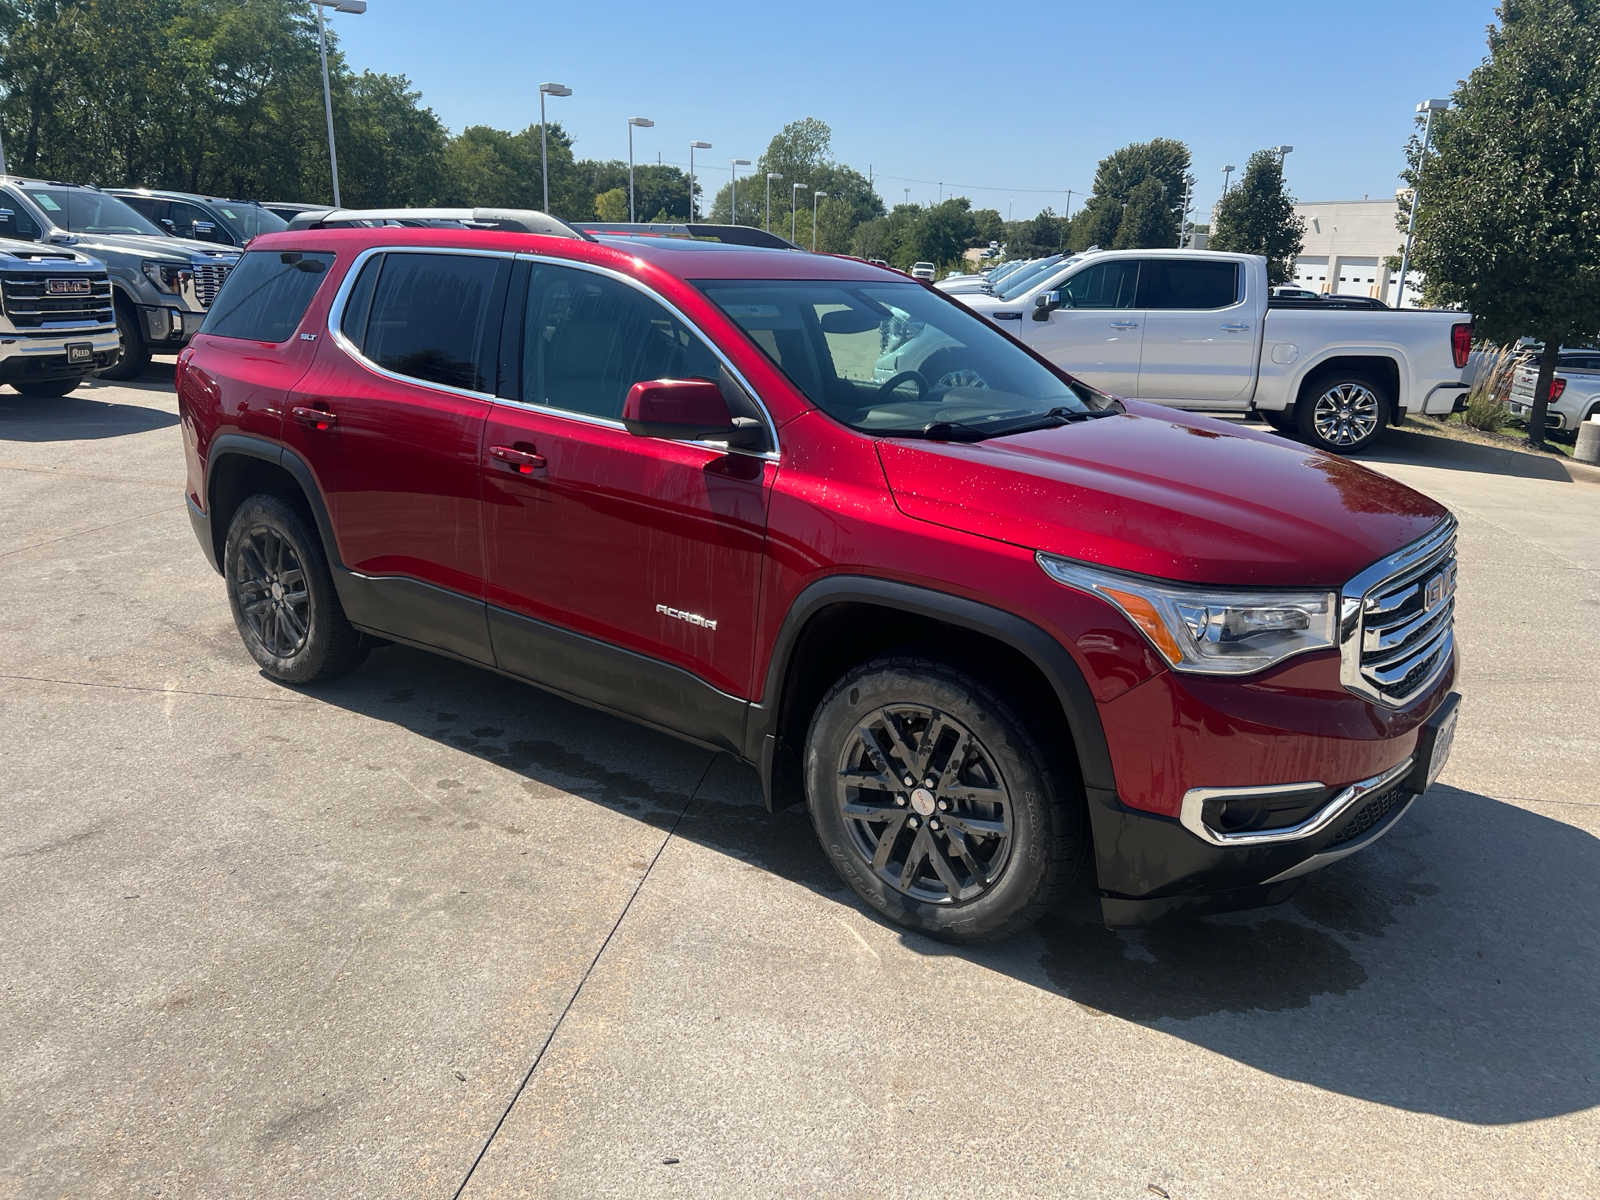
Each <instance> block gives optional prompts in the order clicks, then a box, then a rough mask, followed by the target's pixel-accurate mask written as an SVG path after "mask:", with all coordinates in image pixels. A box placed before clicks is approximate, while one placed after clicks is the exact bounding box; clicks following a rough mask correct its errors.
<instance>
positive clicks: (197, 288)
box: [194, 263, 232, 308]
mask: <svg viewBox="0 0 1600 1200" xmlns="http://www.w3.org/2000/svg"><path fill="white" fill-rule="evenodd" d="M230 270H232V264H231V263H196V264H195V268H194V294H195V297H196V299H198V300H199V301H200V307H201V308H210V307H211V302H212V301H213V300H215V299H216V298H217V293H218V292H220V291H221V290H222V281H223V280H224V279H226V278H227V277H228V272H229V271H230Z"/></svg>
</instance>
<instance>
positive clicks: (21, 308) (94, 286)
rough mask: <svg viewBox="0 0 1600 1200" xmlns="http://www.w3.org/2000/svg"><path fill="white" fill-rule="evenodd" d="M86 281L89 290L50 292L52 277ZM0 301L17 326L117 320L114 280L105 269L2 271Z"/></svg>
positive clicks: (102, 323)
mask: <svg viewBox="0 0 1600 1200" xmlns="http://www.w3.org/2000/svg"><path fill="white" fill-rule="evenodd" d="M57 279H59V280H70V281H71V282H72V283H74V284H76V283H78V282H79V281H87V282H88V284H89V290H88V292H87V293H79V294H77V295H53V294H51V282H50V281H51V280H57ZM0 301H3V302H4V304H5V313H6V318H7V319H8V320H9V321H10V322H11V324H12V326H13V327H15V328H17V329H44V328H54V327H57V326H80V327H81V326H92V325H110V324H112V323H113V321H114V320H115V318H114V316H113V313H112V308H111V280H110V279H109V278H107V277H106V275H105V274H104V273H102V274H99V275H87V274H82V273H75V274H72V275H67V274H65V273H51V272H50V271H8V272H5V273H3V274H0Z"/></svg>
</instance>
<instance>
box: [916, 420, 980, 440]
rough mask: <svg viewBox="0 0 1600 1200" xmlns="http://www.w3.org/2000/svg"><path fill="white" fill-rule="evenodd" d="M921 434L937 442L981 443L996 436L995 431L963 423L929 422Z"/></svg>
mask: <svg viewBox="0 0 1600 1200" xmlns="http://www.w3.org/2000/svg"><path fill="white" fill-rule="evenodd" d="M920 432H921V435H922V436H923V437H925V438H928V439H929V440H930V441H935V442H981V441H982V440H983V439H984V438H987V437H993V436H994V434H995V431H994V430H990V429H979V428H978V427H977V426H976V425H968V424H966V423H965V422H963V421H929V422H928V423H927V424H926V425H924V426H923V427H922V429H921V431H920Z"/></svg>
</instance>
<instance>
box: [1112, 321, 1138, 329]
mask: <svg viewBox="0 0 1600 1200" xmlns="http://www.w3.org/2000/svg"><path fill="white" fill-rule="evenodd" d="M1111 328H1113V329H1137V328H1139V322H1137V321H1113V322H1111Z"/></svg>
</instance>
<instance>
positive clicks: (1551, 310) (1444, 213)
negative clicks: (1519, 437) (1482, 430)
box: [1405, 0, 1600, 445]
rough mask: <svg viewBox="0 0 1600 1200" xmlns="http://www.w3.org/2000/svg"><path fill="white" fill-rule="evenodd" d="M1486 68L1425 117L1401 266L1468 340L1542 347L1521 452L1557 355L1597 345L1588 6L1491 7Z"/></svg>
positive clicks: (1566, 1) (1521, 1)
mask: <svg viewBox="0 0 1600 1200" xmlns="http://www.w3.org/2000/svg"><path fill="white" fill-rule="evenodd" d="M1497 15H1498V17H1499V24H1498V25H1497V26H1491V27H1490V30H1489V57H1488V58H1487V59H1486V60H1485V61H1484V62H1483V64H1482V65H1481V66H1479V67H1478V68H1477V69H1475V70H1474V71H1473V72H1472V74H1471V75H1469V76H1468V77H1467V78H1466V80H1465V81H1463V82H1462V83H1461V84H1460V85H1459V86H1458V87H1457V88H1456V91H1455V95H1454V97H1453V100H1454V108H1453V109H1452V110H1451V111H1449V112H1444V113H1439V114H1437V115H1436V116H1435V117H1434V125H1433V130H1434V137H1435V139H1436V142H1437V148H1436V151H1435V152H1434V153H1432V154H1429V155H1428V157H1427V159H1426V162H1425V163H1424V164H1423V165H1422V167H1421V170H1420V172H1419V170H1418V154H1419V151H1420V149H1421V148H1420V146H1419V145H1418V144H1417V142H1416V140H1415V139H1413V143H1412V146H1411V153H1410V159H1411V166H1410V168H1409V169H1408V170H1407V171H1406V173H1405V178H1406V180H1407V182H1409V183H1410V184H1411V185H1412V186H1413V187H1414V188H1415V189H1416V193H1417V195H1418V196H1419V197H1420V198H1421V204H1420V207H1419V208H1418V210H1417V224H1416V240H1415V243H1414V244H1413V246H1412V251H1411V258H1412V264H1413V265H1414V266H1415V267H1416V268H1417V269H1418V270H1420V271H1421V272H1422V273H1423V275H1424V277H1425V279H1426V284H1425V286H1424V295H1426V296H1427V297H1428V298H1429V300H1430V301H1432V302H1436V303H1443V304H1453V305H1460V306H1462V307H1463V308H1466V309H1467V310H1468V311H1470V312H1471V313H1472V314H1473V318H1474V321H1475V323H1476V327H1477V332H1478V333H1479V334H1481V335H1483V336H1485V337H1487V338H1488V339H1489V340H1490V341H1495V342H1502V343H1510V342H1514V341H1516V340H1517V339H1519V338H1521V337H1524V336H1532V337H1534V338H1536V339H1539V340H1540V341H1542V342H1543V343H1544V351H1543V353H1542V354H1541V355H1540V358H1539V377H1538V380H1537V382H1536V383H1535V385H1534V405H1533V411H1532V413H1530V414H1529V418H1528V440H1529V441H1530V442H1532V443H1533V444H1535V445H1540V444H1542V442H1543V440H1544V417H1545V409H1546V405H1547V402H1548V397H1549V394H1550V381H1551V379H1552V377H1553V375H1554V373H1555V365H1556V354H1557V351H1558V350H1559V348H1560V346H1561V344H1562V343H1563V342H1574V341H1581V340H1587V339H1590V338H1593V337H1595V336H1596V335H1597V334H1600V156H1597V155H1596V153H1595V148H1596V146H1597V145H1600V71H1597V70H1596V69H1595V64H1596V63H1597V62H1600V0H1503V2H1502V3H1501V5H1500V7H1499V10H1498V13H1497Z"/></svg>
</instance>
